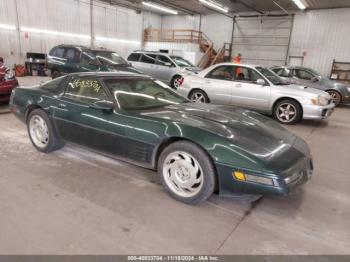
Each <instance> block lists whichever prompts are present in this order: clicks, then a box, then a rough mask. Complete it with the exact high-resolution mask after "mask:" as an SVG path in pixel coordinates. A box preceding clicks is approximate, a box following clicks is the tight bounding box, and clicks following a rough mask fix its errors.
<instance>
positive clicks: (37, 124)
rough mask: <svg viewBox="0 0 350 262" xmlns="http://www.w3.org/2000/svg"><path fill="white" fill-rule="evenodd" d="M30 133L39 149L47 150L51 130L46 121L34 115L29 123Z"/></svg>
mask: <svg viewBox="0 0 350 262" xmlns="http://www.w3.org/2000/svg"><path fill="white" fill-rule="evenodd" d="M29 132H30V136H31V138H32V141H33V143H34V144H35V145H36V146H37V147H39V148H45V147H46V146H47V144H48V143H49V129H48V127H47V125H46V122H45V120H44V119H43V118H42V117H41V116H39V115H34V116H33V117H32V118H31V119H30V121H29Z"/></svg>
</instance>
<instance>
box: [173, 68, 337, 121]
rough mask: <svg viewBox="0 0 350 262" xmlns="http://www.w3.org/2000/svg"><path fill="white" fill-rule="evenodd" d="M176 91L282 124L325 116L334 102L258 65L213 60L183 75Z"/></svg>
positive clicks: (322, 94) (321, 93)
mask: <svg viewBox="0 0 350 262" xmlns="http://www.w3.org/2000/svg"><path fill="white" fill-rule="evenodd" d="M177 91H178V92H179V93H180V94H181V95H183V96H185V97H187V98H189V99H190V100H192V101H194V102H202V103H209V102H210V103H214V104H225V105H235V106H239V107H243V108H247V109H251V110H255V111H259V112H261V113H265V114H270V115H273V116H274V117H275V118H276V119H277V120H278V121H279V122H281V123H284V124H292V123H296V122H298V121H300V120H301V119H325V118H327V117H328V116H330V115H331V114H332V112H333V110H334V106H335V105H334V103H333V102H332V99H331V97H330V95H329V94H327V93H326V92H324V91H321V90H317V89H314V88H309V87H306V86H300V85H290V84H288V83H286V82H285V81H284V80H282V79H281V78H280V77H279V76H278V75H276V74H275V73H274V72H272V71H271V70H269V69H267V68H265V67H263V66H258V65H244V64H234V63H222V64H216V65H213V66H211V67H209V68H207V69H205V70H203V71H201V72H200V73H199V74H197V75H185V76H184V79H183V81H182V84H181V85H180V87H179V88H178V89H177Z"/></svg>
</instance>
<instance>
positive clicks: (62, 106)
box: [58, 103, 66, 108]
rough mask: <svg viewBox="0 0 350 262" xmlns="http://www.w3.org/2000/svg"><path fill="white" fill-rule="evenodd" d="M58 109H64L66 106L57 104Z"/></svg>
mask: <svg viewBox="0 0 350 262" xmlns="http://www.w3.org/2000/svg"><path fill="white" fill-rule="evenodd" d="M58 108H66V105H65V104H62V103H61V104H58Z"/></svg>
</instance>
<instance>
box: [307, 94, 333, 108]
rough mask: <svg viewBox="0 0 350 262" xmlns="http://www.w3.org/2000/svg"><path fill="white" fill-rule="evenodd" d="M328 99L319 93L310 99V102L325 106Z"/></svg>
mask: <svg viewBox="0 0 350 262" xmlns="http://www.w3.org/2000/svg"><path fill="white" fill-rule="evenodd" d="M328 101H329V99H328V98H327V97H326V96H324V95H319V96H318V97H317V98H313V99H311V102H312V103H313V104H314V105H319V106H326V105H328Z"/></svg>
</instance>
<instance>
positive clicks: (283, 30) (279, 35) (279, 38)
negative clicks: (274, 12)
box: [232, 17, 292, 66]
mask: <svg viewBox="0 0 350 262" xmlns="http://www.w3.org/2000/svg"><path fill="white" fill-rule="evenodd" d="M291 28H292V18H291V17H265V18H258V17H250V18H237V19H236V23H235V28H234V36H233V46H232V55H233V56H235V55H237V53H241V54H242V61H243V62H244V63H250V64H261V65H265V66H273V65H282V64H284V63H285V59H286V57H287V52H288V43H289V38H290V32H291Z"/></svg>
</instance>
